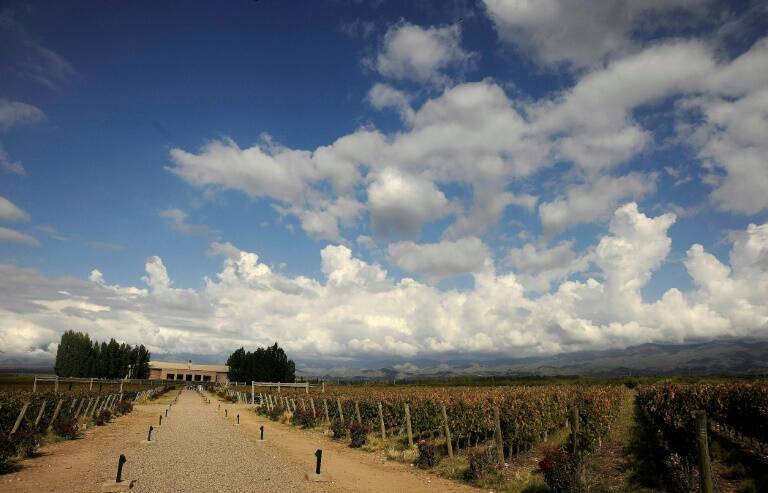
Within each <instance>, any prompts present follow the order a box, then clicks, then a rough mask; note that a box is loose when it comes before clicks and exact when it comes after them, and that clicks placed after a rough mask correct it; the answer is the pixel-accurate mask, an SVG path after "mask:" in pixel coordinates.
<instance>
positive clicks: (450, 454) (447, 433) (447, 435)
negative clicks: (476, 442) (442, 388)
mask: <svg viewBox="0 0 768 493" xmlns="http://www.w3.org/2000/svg"><path fill="white" fill-rule="evenodd" d="M443 426H444V427H445V443H447V444H448V457H450V458H451V459H453V444H452V443H451V428H450V427H449V426H448V413H447V412H446V410H445V404H443Z"/></svg>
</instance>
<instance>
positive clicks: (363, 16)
mask: <svg viewBox="0 0 768 493" xmlns="http://www.w3.org/2000/svg"><path fill="white" fill-rule="evenodd" d="M599 4H600V2H596V5H598V6H599ZM767 19H768V14H767V13H766V5H765V3H763V2H728V3H724V2H710V1H698V2H659V3H658V4H657V3H655V2H643V3H640V2H631V1H626V2H616V4H615V5H613V7H612V8H610V9H608V8H604V6H603V7H601V8H599V9H597V8H595V9H588V8H586V7H585V8H583V9H580V10H574V8H573V6H572V5H571V4H570V3H569V2H564V1H563V2H561V1H555V0H552V1H549V2H541V3H539V4H531V5H527V4H525V3H524V2H516V1H513V0H509V1H502V0H487V1H477V2H475V1H454V2H448V3H446V2H430V1H418V2H413V1H409V2H396V1H379V2H356V1H344V0H334V1H317V2H301V3H298V2H277V1H269V0H260V1H244V0H243V1H237V2H228V3H226V5H221V4H214V3H211V2H185V3H184V4H183V6H182V5H181V4H179V3H177V2H153V3H141V2H121V3H116V4H109V5H106V4H104V5H101V4H93V3H92V2H66V3H63V2H6V3H5V4H4V6H3V8H2V10H1V11H0V43H2V44H3V45H4V46H5V48H4V49H3V50H2V53H1V54H0V74H2V75H1V76H0V149H1V150H2V153H0V165H2V166H0V198H1V199H2V200H0V220H2V222H1V223H0V228H2V229H0V264H2V266H3V269H4V270H5V273H6V274H5V277H6V281H5V286H2V289H3V291H4V292H7V293H10V294H13V293H17V294H15V295H9V297H8V298H7V299H6V301H5V302H4V303H3V304H2V305H0V334H1V335H0V341H2V342H3V345H5V346H6V347H8V348H10V349H8V350H6V351H7V352H6V354H7V355H8V356H7V357H9V358H10V357H11V356H13V357H14V358H21V359H25V358H27V359H29V358H32V359H34V358H41V359H45V358H50V355H51V354H52V351H55V341H56V340H57V339H58V336H59V335H60V333H61V332H62V331H63V330H66V329H67V328H81V329H83V330H86V329H87V330H90V331H92V332H93V333H94V334H95V335H96V336H97V337H104V338H107V337H117V338H119V339H121V340H126V341H127V342H132V343H135V342H144V343H147V344H148V345H150V347H151V349H153V350H155V351H156V352H170V353H173V352H185V353H200V354H222V353H226V352H227V351H228V346H229V345H232V343H235V344H245V345H256V344H263V343H268V342H269V341H271V340H273V339H276V340H278V341H280V342H281V343H283V344H285V345H286V346H287V347H288V348H289V349H291V350H293V351H294V352H295V353H296V354H298V355H300V356H306V357H308V358H309V357H312V358H313V359H314V358H320V359H323V358H327V359H328V360H329V361H336V360H342V361H347V360H355V361H364V360H365V358H366V357H372V356H373V355H377V356H380V355H382V354H384V355H387V354H391V355H393V356H402V357H415V356H421V355H430V356H432V355H438V356H440V355H448V354H455V353H463V352H468V353H470V354H473V353H476V354H478V355H487V354H493V355H497V354H499V353H501V354H504V355H510V354H538V353H546V352H557V351H570V350H578V349H584V348H599V347H616V346H626V345H630V344H633V343H641V342H649V341H684V340H689V339H700V338H716V337H729V336H763V335H765V332H766V330H767V329H766V327H768V309H767V308H766V306H765V302H764V301H762V302H760V301H758V300H752V299H751V298H750V296H751V295H750V294H749V293H750V292H752V291H754V290H755V289H759V288H760V287H761V286H763V285H764V284H763V283H766V282H768V281H766V279H765V278H764V277H761V276H762V275H764V274H765V271H766V270H768V265H766V262H765V258H768V253H766V252H768V227H763V225H764V223H766V222H767V221H766V220H767V218H768V194H764V193H763V191H764V190H765V188H764V186H765V185H768V163H766V162H765V157H764V156H765V155H766V154H765V151H766V148H765V141H768V139H765V138H764V137H765V133H764V132H763V131H764V130H765V129H767V128H768V124H766V111H768V110H767V108H768V104H767V103H766V93H767V92H768V77H766V73H768V69H767V67H768V62H767V61H766V60H768V41H766V39H765V38H764V36H765V35H766V31H767V30H768V29H767V28H768V21H767ZM63 20H64V21H63ZM673 215H674V216H673ZM646 223H647V224H646ZM750 225H754V227H753V228H750ZM695 244H698V245H701V247H702V251H701V252H699V251H698V250H696V251H693V250H691V248H692V246H693V245H695ZM255 258H257V260H255ZM713 262H717V265H719V266H720V267H722V269H719V268H715V267H712V265H713ZM703 264H706V265H707V266H708V267H707V268H706V269H705V268H704V267H702V265H703ZM747 266H749V268H747ZM94 269H95V270H97V271H98V274H97V275H94V274H93V273H92V271H93V270H94ZM227 269H229V271H228V270H227ZM264 269H267V270H268V271H269V272H267V273H265V271H264ZM708 269H709V270H708ZM712 269H713V270H712ZM724 270H725V271H728V272H726V273H725V274H724ZM230 271H231V272H230ZM228 272H230V274H231V275H232V276H233V278H232V279H228V278H227V273H228ZM622 273H623V274H622ZM715 273H717V274H718V275H719V276H721V277H719V278H717V279H713V278H712V276H713V275H715ZM726 274H727V275H726ZM623 275H624V276H629V278H628V279H624V278H623ZM723 275H726V277H725V278H723V277H722V276H723ZM254 276H266V277H265V278H260V279H261V281H259V282H255V280H254V279H255V278H254ZM143 278H146V280H143ZM726 278H727V279H726ZM403 279H406V281H403ZM408 279H413V281H409V280H408ZM726 280H727V282H726ZM230 281H231V282H230ZM404 282H405V283H410V282H413V283H415V285H413V286H410V287H409V288H408V289H415V290H416V291H417V293H416V294H414V293H411V294H410V295H406V294H405V293H404V291H408V289H406V288H405V287H404V285H403V283H404ZM254 283H255V284H254ZM287 284H291V286H294V287H293V288H291V289H289V290H288V291H291V292H292V294H286V293H284V292H283V291H281V290H280V288H276V287H275V286H277V285H281V286H282V285H287ZM724 284H728V286H730V287H729V288H728V290H726V291H722V290H720V291H718V289H716V288H715V286H721V287H722V286H723V285H724ZM296 286H300V287H301V289H299V288H298V287H296ZM351 286H356V287H355V288H354V289H353V288H352V287H351ZM225 288H226V289H225ZM294 288H295V289H294ZM131 289H133V290H134V291H130V290H131ZM350 289H351V290H352V291H351V292H353V293H354V295H352V294H350V292H349V291H348V290H350ZM228 290H229V291H228ZM670 290H672V291H670ZM582 291H583V292H582ZM18 293H21V294H18ZM62 293H65V294H62ZM574 293H575V294H574ZM670 293H671V294H670ZM677 293H680V299H678V298H677V297H676V296H677ZM282 296H288V297H289V299H284V298H282ZM305 296H306V298H304V297H305ZM403 296H405V297H406V299H410V300H411V301H412V302H413V303H416V304H415V305H414V306H407V304H406V305H403V306H398V301H397V300H400V299H402V297H403ZM494 297H498V303H500V304H494V303H495V302H494V301H493V298H494ZM574 297H575V299H578V300H581V301H580V302H579V303H576V302H575V301H574ZM665 297H666V298H665ZM673 298H674V299H673ZM318 300H320V301H318ZM416 300H419V301H418V302H416ZM472 303H477V306H476V307H474V308H472V306H471V305H472ZM573 303H576V305H578V306H572V304H573ZM672 303H674V308H672V307H673V305H672ZM606 305H610V309H606V308H605V306H606ZM185 306H186V307H187V308H188V309H187V310H185V308H184V307H185ZM254 306H256V307H260V309H255V308H253V307H254ZM281 307H282V308H281ZM382 307H387V310H384V309H383V308H382ZM424 307H429V309H427V308H424ZM553 307H557V309H555V308H553ZM745 307H746V308H745ZM670 309H672V310H680V312H679V317H678V319H677V320H668V319H667V318H666V316H664V315H662V314H660V313H659V312H661V311H664V310H666V311H669V310H670ZM421 311H424V313H421ZM539 311H541V312H542V313H538V312H539ZM336 312H338V313H336ZM426 312H429V313H430V314H429V315H428V314H427V313H426ZM329 313H333V316H330V315H329ZM320 314H322V315H323V316H320ZM436 318H437V319H439V320H436ZM132 324H135V325H132ZM178 338H181V339H184V340H185V342H183V343H180V342H176V341H177V339H178ZM467 341H469V342H467Z"/></svg>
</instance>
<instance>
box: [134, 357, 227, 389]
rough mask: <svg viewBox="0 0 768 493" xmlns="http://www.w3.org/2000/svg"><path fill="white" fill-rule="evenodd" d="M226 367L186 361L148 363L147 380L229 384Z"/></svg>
mask: <svg viewBox="0 0 768 493" xmlns="http://www.w3.org/2000/svg"><path fill="white" fill-rule="evenodd" d="M228 371H229V367H228V366H227V365H198V364H194V363H192V361H191V360H190V361H188V362H186V363H177V362H173V361H150V362H149V378H150V379H152V380H183V381H186V382H214V383H226V382H229V378H228V377H227V372H228Z"/></svg>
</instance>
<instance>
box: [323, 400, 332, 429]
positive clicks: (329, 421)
mask: <svg viewBox="0 0 768 493" xmlns="http://www.w3.org/2000/svg"><path fill="white" fill-rule="evenodd" d="M323 411H325V424H327V425H329V424H331V418H330V417H329V416H328V401H327V400H325V399H323Z"/></svg>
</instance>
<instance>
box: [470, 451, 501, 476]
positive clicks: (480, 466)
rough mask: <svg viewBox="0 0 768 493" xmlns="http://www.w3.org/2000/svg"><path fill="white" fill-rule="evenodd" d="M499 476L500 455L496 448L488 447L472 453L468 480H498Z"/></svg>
mask: <svg viewBox="0 0 768 493" xmlns="http://www.w3.org/2000/svg"><path fill="white" fill-rule="evenodd" d="M499 475H500V473H499V454H498V453H497V451H496V447H486V448H482V449H480V450H473V451H472V452H470V454H469V469H467V479H468V480H470V481H479V480H481V479H489V478H497V477H499Z"/></svg>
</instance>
